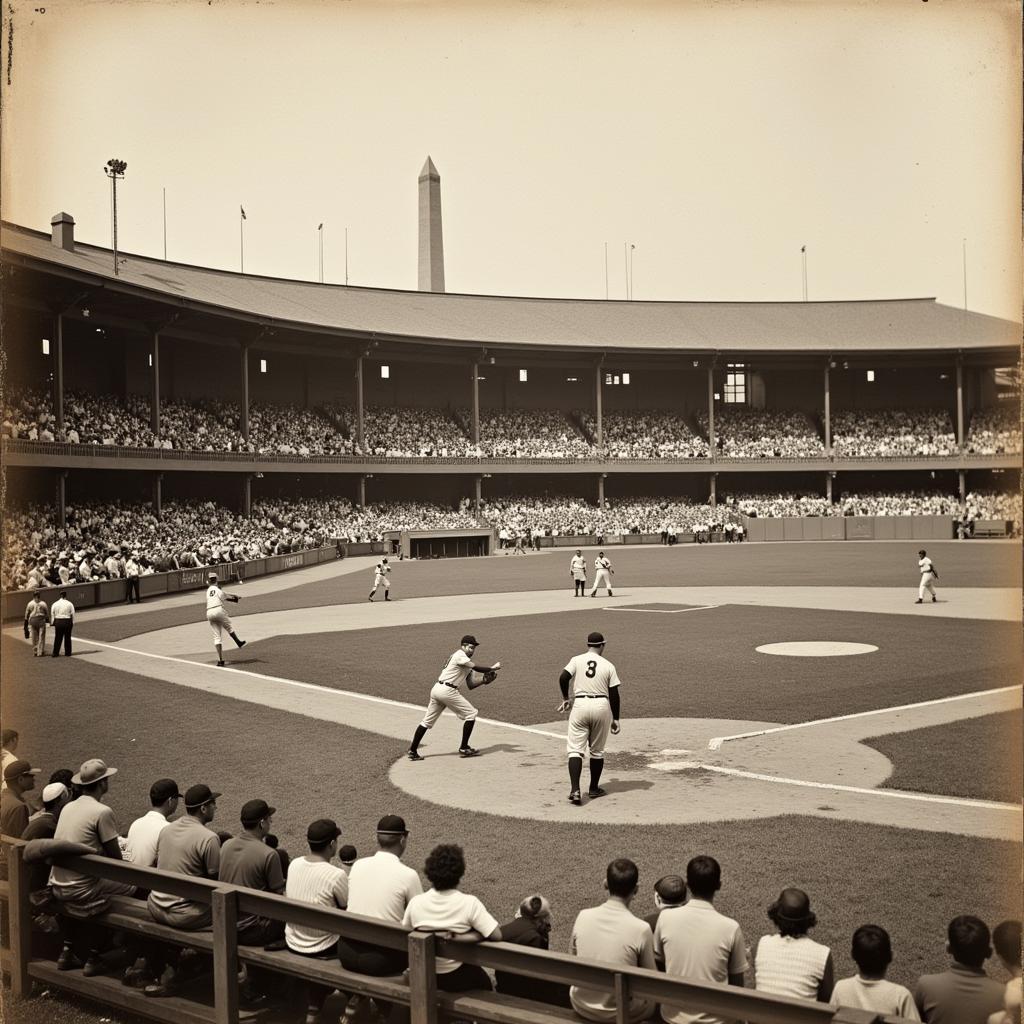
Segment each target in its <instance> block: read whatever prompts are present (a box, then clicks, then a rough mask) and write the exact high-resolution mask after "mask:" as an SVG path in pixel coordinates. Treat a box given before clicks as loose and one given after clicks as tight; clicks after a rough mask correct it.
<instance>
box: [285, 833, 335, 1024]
mask: <svg viewBox="0 0 1024 1024" xmlns="http://www.w3.org/2000/svg"><path fill="white" fill-rule="evenodd" d="M340 835H341V829H340V828H338V826H337V824H335V822H333V821H331V819H330V818H318V819H317V820H316V821H314V822H312V823H311V824H310V826H309V828H308V829H306V842H307V843H308V844H309V853H307V854H306V855H305V856H302V857H296V858H295V859H294V860H293V861H292V862H291V864H289V865H288V878H287V881H286V884H285V895H286V896H287V897H288V898H289V899H292V900H299V901H300V902H302V903H314V904H316V905H318V906H321V907H336V908H338V909H340V910H344V909H345V908H346V907H347V906H348V875H347V874H346V872H345V869H344V868H340V867H337V866H336V865H334V864H332V863H331V860H332V859H333V857H334V855H335V854H336V853H337V852H338V836H340ZM284 938H285V943H286V945H287V948H288V949H289V950H290V951H291V952H293V953H299V954H300V955H301V956H308V957H315V958H316V959H318V960H333V959H334V958H335V957H336V956H337V951H338V935H337V934H336V933H334V932H325V931H321V930H320V929H318V928H307V927H305V926H304V925H298V924H293V923H292V922H291V921H289V922H288V923H287V924H286V925H285V928H284ZM333 991H334V989H333V988H332V987H331V986H329V985H320V984H318V983H316V982H307V983H306V1024H318V1021H319V1020H320V1011H321V1010H322V1009H323V1005H324V1002H325V1001H326V1000H327V997H328V996H329V995H330V994H331V993H332V992H333Z"/></svg>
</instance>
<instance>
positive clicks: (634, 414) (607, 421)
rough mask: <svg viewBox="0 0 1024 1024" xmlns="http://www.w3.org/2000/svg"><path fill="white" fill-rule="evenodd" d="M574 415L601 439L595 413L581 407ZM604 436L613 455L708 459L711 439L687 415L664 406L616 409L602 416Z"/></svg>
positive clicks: (586, 430) (589, 434) (586, 431)
mask: <svg viewBox="0 0 1024 1024" xmlns="http://www.w3.org/2000/svg"><path fill="white" fill-rule="evenodd" d="M573 416H574V417H575V418H576V420H577V422H578V423H579V424H580V426H581V427H582V428H583V432H584V434H585V435H586V436H587V438H588V439H589V440H590V441H591V442H592V443H594V444H596V441H597V420H596V419H595V418H594V415H593V413H591V412H589V411H588V410H585V409H577V410H575V411H574V412H573ZM601 440H602V443H603V445H604V452H605V455H606V456H607V457H608V458H611V459H705V458H707V456H708V443H707V441H706V440H705V439H704V438H702V437H700V436H699V435H698V434H697V433H696V432H695V431H694V429H693V427H692V426H691V425H690V423H689V421H688V420H687V418H686V417H685V416H681V415H679V414H678V413H674V412H668V411H664V410H654V411H651V410H646V409H632V410H629V411H628V412H625V411H619V410H612V411H608V412H605V413H603V414H602V416H601Z"/></svg>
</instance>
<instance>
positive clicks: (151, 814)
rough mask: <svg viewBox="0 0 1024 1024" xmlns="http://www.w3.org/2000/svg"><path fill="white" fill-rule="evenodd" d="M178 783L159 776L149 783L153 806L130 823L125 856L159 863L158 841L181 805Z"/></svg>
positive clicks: (141, 862) (134, 860)
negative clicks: (157, 854)
mask: <svg viewBox="0 0 1024 1024" xmlns="http://www.w3.org/2000/svg"><path fill="white" fill-rule="evenodd" d="M179 799H181V794H180V793H179V792H178V784H177V783H176V782H175V781H174V780H173V779H157V781H156V782H154V783H153V785H152V786H150V787H149V802H150V804H151V806H150V809H149V810H148V811H146V813H145V814H144V815H142V817H141V818H136V819H135V820H134V821H133V822H132V823H131V825H130V826H129V827H128V835H127V837H126V838H125V849H124V852H125V859H126V860H130V861H131V862H132V863H133V864H138V865H140V866H141V867H144V868H152V867H156V844H157V840H158V839H159V838H160V833H161V832H162V831H163V830H164V829H165V828H166V827H167V826H168V824H169V823H170V817H171V815H172V814H174V812H175V811H176V810H177V809H178V800H179Z"/></svg>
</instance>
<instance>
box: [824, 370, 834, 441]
mask: <svg viewBox="0 0 1024 1024" xmlns="http://www.w3.org/2000/svg"><path fill="white" fill-rule="evenodd" d="M824 427H825V454H826V455H827V456H828V457H829V458H831V457H832V388H831V381H830V379H829V364H828V363H826V364H825V418H824Z"/></svg>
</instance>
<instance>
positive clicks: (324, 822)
mask: <svg viewBox="0 0 1024 1024" xmlns="http://www.w3.org/2000/svg"><path fill="white" fill-rule="evenodd" d="M340 835H341V829H340V828H338V826H337V824H335V822H333V821H331V819H330V818H317V819H316V821H314V822H312V823H311V824H310V826H309V828H307V829H306V840H307V841H308V842H309V843H310V844H311V845H312V846H323V845H324V844H325V843H329V842H330V841H331V840H332V839H337V838H338V836H340Z"/></svg>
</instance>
